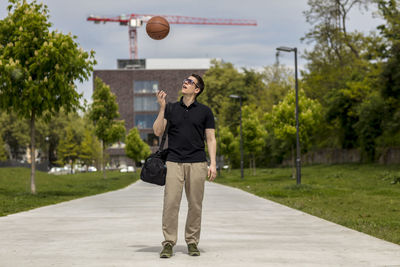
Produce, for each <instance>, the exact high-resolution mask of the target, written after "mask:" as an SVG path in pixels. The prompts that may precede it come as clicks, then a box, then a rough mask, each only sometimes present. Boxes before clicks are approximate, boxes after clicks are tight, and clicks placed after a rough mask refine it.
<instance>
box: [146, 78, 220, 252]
mask: <svg viewBox="0 0 400 267" xmlns="http://www.w3.org/2000/svg"><path fill="white" fill-rule="evenodd" d="M203 90H204V82H203V79H202V78H201V77H200V76H199V75H197V74H192V75H191V76H189V77H188V78H186V79H184V80H183V83H182V95H183V96H182V97H181V99H180V101H178V102H175V103H170V104H168V108H166V107H167V104H166V101H165V99H166V96H167V94H166V93H165V92H164V91H162V90H161V91H159V92H158V93H157V101H158V103H159V104H160V111H159V113H158V117H157V119H156V120H155V122H154V125H153V130H154V133H155V135H157V136H161V135H162V134H163V132H164V130H165V127H166V125H167V120H168V121H169V129H168V151H169V152H168V157H167V162H166V164H167V176H166V182H165V189H164V208H163V217H162V229H163V234H164V239H165V240H164V241H163V242H162V245H163V249H162V251H161V253H160V257H161V258H170V257H171V256H172V254H173V252H172V248H173V246H174V245H175V244H176V241H177V232H178V214H179V207H180V202H181V198H182V191H183V186H185V193H186V198H187V201H188V208H189V210H188V214H187V220H186V227H185V241H186V243H187V245H188V252H189V255H191V256H200V251H199V249H198V248H197V244H198V243H199V239H200V229H201V211H202V202H203V196H204V183H205V180H206V176H208V178H209V180H210V181H213V180H214V179H215V177H216V175H217V170H216V157H215V154H216V140H215V123H214V115H213V113H212V111H211V109H210V108H209V107H207V106H205V105H203V104H200V103H199V102H197V101H196V98H197V97H198V96H199V95H200V94H201V92H202V91H203ZM205 138H206V140H207V146H208V153H209V156H210V161H211V162H210V167H209V169H208V168H207V159H206V153H205V150H204V141H205V140H204V139H205Z"/></svg>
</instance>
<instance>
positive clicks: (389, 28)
mask: <svg viewBox="0 0 400 267" xmlns="http://www.w3.org/2000/svg"><path fill="white" fill-rule="evenodd" d="M378 8H379V12H380V14H381V16H382V18H383V19H384V20H385V21H386V23H385V24H383V25H380V26H379V27H378V29H379V31H380V33H381V35H382V36H383V38H384V41H385V42H384V44H385V45H384V46H383V47H382V49H381V56H382V58H383V59H384V63H383V66H382V73H381V75H380V79H379V82H380V85H381V96H382V98H383V99H384V102H385V111H386V114H385V115H386V116H385V117H384V121H383V127H384V133H383V134H384V135H385V137H384V138H383V139H384V140H386V142H387V144H382V145H383V146H387V145H389V144H391V145H393V144H396V145H398V144H399V142H398V141H396V140H398V136H399V135H400V2H399V1H398V0H385V1H384V0H380V1H378ZM390 137H392V138H393V139H392V140H391V138H390Z"/></svg>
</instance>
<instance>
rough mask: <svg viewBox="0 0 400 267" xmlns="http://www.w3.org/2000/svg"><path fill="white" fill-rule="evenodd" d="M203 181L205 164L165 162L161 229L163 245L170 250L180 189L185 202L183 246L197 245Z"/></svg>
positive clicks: (176, 225) (175, 227)
mask: <svg viewBox="0 0 400 267" xmlns="http://www.w3.org/2000/svg"><path fill="white" fill-rule="evenodd" d="M206 177H207V162H196V163H177V162H171V161H167V177H166V182H165V189H164V209H163V217H162V229H163V234H164V238H165V241H164V242H162V244H163V245H165V244H166V243H171V244H172V245H173V246H174V245H175V244H176V241H177V232H178V217H179V207H180V204H181V199H182V190H183V185H185V193H186V198H187V201H188V214H187V218H186V227H185V241H186V243H187V244H191V243H195V244H198V243H199V239H200V230H201V209H202V202H203V196H204V182H205V180H206Z"/></svg>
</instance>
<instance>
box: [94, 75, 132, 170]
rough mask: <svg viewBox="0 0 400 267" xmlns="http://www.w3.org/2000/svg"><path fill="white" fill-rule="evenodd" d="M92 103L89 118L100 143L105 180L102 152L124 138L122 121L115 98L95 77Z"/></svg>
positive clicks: (106, 86) (108, 88)
mask: <svg viewBox="0 0 400 267" xmlns="http://www.w3.org/2000/svg"><path fill="white" fill-rule="evenodd" d="M94 85H95V90H94V93H93V96H92V98H93V103H92V105H91V109H90V111H89V118H90V120H91V121H93V123H94V125H95V134H96V136H97V137H98V138H99V140H100V141H101V143H102V145H101V146H102V160H101V165H102V169H103V177H104V178H106V170H105V164H104V152H105V149H106V147H107V146H108V145H110V144H112V143H114V142H117V141H118V140H121V139H122V138H123V137H124V136H125V126H124V121H122V120H117V119H118V118H119V112H118V104H117V100H116V96H115V95H114V94H113V93H112V92H111V90H110V86H108V85H106V84H105V83H104V82H103V81H102V80H101V79H100V78H99V77H96V79H95V82H94Z"/></svg>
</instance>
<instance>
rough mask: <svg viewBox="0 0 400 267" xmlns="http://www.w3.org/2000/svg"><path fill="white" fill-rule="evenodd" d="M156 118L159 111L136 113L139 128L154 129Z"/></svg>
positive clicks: (136, 124)
mask: <svg viewBox="0 0 400 267" xmlns="http://www.w3.org/2000/svg"><path fill="white" fill-rule="evenodd" d="M156 118H157V113H154V114H135V126H137V127H138V128H139V129H152V128H153V123H154V121H155V120H156Z"/></svg>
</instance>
